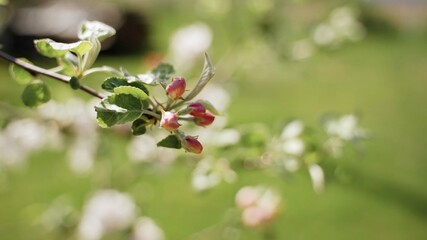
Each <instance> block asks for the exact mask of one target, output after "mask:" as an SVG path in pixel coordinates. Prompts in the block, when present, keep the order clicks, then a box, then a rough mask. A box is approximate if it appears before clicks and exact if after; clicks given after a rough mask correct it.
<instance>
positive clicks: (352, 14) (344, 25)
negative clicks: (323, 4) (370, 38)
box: [313, 6, 365, 46]
mask: <svg viewBox="0 0 427 240" xmlns="http://www.w3.org/2000/svg"><path fill="white" fill-rule="evenodd" d="M364 36H365V29H364V27H363V25H362V24H361V23H360V22H359V21H358V20H357V13H356V11H355V9H353V8H350V7H348V6H343V7H339V8H336V9H334V10H333V11H332V12H331V14H330V15H329V19H328V20H327V21H325V22H323V23H321V24H319V25H318V26H317V27H316V28H315V30H314V32H313V41H314V42H315V43H316V44H318V45H320V46H336V45H338V44H339V43H341V42H343V41H344V40H350V41H359V40H361V39H362V38H363V37H364Z"/></svg>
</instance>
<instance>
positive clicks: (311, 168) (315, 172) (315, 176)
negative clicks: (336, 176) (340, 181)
mask: <svg viewBox="0 0 427 240" xmlns="http://www.w3.org/2000/svg"><path fill="white" fill-rule="evenodd" d="M308 172H309V173H310V177H311V183H312V185H313V189H314V191H315V192H316V193H321V192H323V189H324V185H325V174H324V173H323V169H322V168H321V167H320V166H319V165H317V164H310V165H308Z"/></svg>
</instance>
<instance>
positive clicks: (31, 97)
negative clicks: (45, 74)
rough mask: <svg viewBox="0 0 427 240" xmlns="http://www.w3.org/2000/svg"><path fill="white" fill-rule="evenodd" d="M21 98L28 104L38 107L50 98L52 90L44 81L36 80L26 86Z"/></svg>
mask: <svg viewBox="0 0 427 240" xmlns="http://www.w3.org/2000/svg"><path fill="white" fill-rule="evenodd" d="M21 99H22V101H23V102H24V104H25V105H26V106H28V107H36V106H39V105H41V104H43V103H46V102H48V101H49V100H50V91H49V88H48V87H47V85H46V84H45V83H44V82H43V81H41V80H34V81H33V82H32V83H30V84H28V85H27V86H26V87H25V89H24V91H23V92H22V96H21Z"/></svg>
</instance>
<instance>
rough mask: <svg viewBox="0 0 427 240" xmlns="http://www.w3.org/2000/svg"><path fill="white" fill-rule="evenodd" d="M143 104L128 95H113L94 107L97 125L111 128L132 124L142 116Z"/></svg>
mask: <svg viewBox="0 0 427 240" xmlns="http://www.w3.org/2000/svg"><path fill="white" fill-rule="evenodd" d="M142 108H143V102H142V101H140V100H139V99H137V98H136V97H134V96H132V95H130V94H113V95H111V96H109V97H108V98H106V99H104V100H102V101H101V103H100V104H99V105H98V106H96V107H95V111H96V112H97V120H98V124H99V125H100V126H101V127H104V128H106V127H112V126H114V125H116V124H123V123H127V122H132V121H134V120H136V119H138V118H139V117H140V116H141V114H142Z"/></svg>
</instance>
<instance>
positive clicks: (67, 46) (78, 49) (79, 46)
mask: <svg viewBox="0 0 427 240" xmlns="http://www.w3.org/2000/svg"><path fill="white" fill-rule="evenodd" d="M34 44H35V46H36V49H37V51H38V52H39V53H40V54H41V55H43V56H46V57H50V58H57V57H62V56H65V54H67V53H68V52H74V53H75V54H77V55H79V56H83V55H84V54H85V53H86V52H88V51H89V50H90V49H91V48H92V43H91V42H89V41H78V42H75V43H59V42H55V41H53V40H52V39H49V38H44V39H39V40H34Z"/></svg>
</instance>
